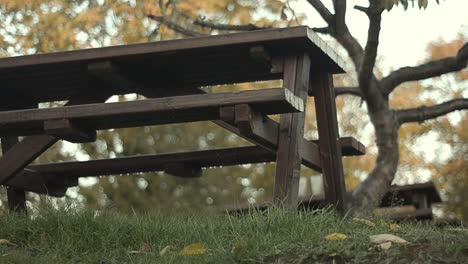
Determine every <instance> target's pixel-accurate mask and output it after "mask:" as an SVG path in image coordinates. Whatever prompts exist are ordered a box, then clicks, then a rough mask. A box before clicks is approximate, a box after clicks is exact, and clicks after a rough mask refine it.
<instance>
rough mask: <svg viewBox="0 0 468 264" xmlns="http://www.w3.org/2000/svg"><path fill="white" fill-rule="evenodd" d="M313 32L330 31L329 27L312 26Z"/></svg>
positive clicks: (326, 32) (327, 32) (325, 32)
mask: <svg viewBox="0 0 468 264" xmlns="http://www.w3.org/2000/svg"><path fill="white" fill-rule="evenodd" d="M312 30H313V31H314V32H317V33H321V34H331V33H332V31H331V30H330V27H321V28H312Z"/></svg>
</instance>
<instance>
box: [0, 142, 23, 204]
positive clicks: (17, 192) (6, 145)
mask: <svg viewBox="0 0 468 264" xmlns="http://www.w3.org/2000/svg"><path fill="white" fill-rule="evenodd" d="M18 142H19V140H18V138H17V137H2V152H3V154H5V153H7V152H8V150H10V149H11V148H12V147H13V146H14V145H15V144H17V143H18ZM7 198H8V209H9V210H10V211H14V212H26V193H25V191H24V190H22V189H18V188H13V187H10V186H7Z"/></svg>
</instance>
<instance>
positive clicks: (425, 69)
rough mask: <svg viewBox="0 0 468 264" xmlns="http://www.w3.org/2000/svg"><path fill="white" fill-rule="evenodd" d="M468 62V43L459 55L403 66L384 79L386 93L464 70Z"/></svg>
mask: <svg viewBox="0 0 468 264" xmlns="http://www.w3.org/2000/svg"><path fill="white" fill-rule="evenodd" d="M467 63H468V43H465V45H463V47H462V48H461V49H460V50H459V51H458V53H457V55H455V56H453V57H449V58H445V59H440V60H436V61H431V62H428V63H425V64H422V65H419V66H415V67H403V68H400V69H398V70H396V71H394V72H392V73H390V74H389V75H388V76H387V77H385V78H383V79H382V89H383V93H384V94H385V95H388V94H390V93H391V92H392V91H393V90H394V89H395V88H396V87H397V86H398V85H400V84H402V83H404V82H409V81H418V80H424V79H428V78H431V77H436V76H439V75H442V74H445V73H449V72H455V71H459V70H462V69H463V68H465V67H466V66H467Z"/></svg>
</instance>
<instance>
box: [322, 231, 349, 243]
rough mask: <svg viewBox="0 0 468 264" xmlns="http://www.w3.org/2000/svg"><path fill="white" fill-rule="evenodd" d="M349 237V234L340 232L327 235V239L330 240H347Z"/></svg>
mask: <svg viewBox="0 0 468 264" xmlns="http://www.w3.org/2000/svg"><path fill="white" fill-rule="evenodd" d="M347 238H348V236H346V235H344V234H340V233H331V234H329V235H328V236H326V237H325V239H326V240H329V241H339V240H345V239H347Z"/></svg>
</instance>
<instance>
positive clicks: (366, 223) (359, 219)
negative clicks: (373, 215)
mask: <svg viewBox="0 0 468 264" xmlns="http://www.w3.org/2000/svg"><path fill="white" fill-rule="evenodd" d="M353 222H356V223H360V224H364V225H366V226H370V227H375V223H374V222H372V221H369V220H366V219H362V218H353Z"/></svg>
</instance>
